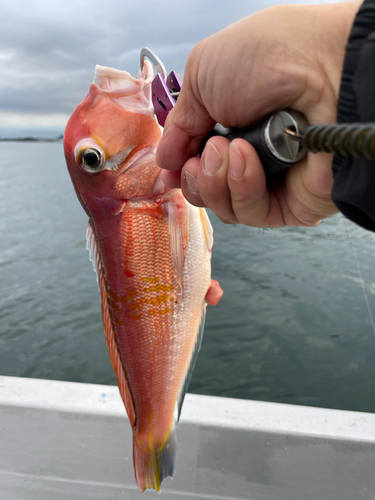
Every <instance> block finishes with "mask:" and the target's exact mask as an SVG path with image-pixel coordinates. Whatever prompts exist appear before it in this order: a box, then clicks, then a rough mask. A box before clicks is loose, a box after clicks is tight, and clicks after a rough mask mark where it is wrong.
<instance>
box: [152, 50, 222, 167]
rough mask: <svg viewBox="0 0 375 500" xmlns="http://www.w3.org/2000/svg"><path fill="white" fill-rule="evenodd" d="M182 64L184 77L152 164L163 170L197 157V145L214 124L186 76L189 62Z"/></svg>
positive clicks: (189, 72) (178, 165)
mask: <svg viewBox="0 0 375 500" xmlns="http://www.w3.org/2000/svg"><path fill="white" fill-rule="evenodd" d="M189 60H191V56H189V59H188V64H187V65H186V77H185V80H184V83H183V85H182V89H181V92H180V95H179V98H178V101H177V103H176V106H175V107H174V108H173V109H172V111H171V112H170V113H169V115H168V118H167V121H166V123H165V127H164V133H163V137H162V138H161V140H160V142H159V145H158V148H157V151H156V163H157V164H158V165H159V167H161V168H165V169H167V170H178V169H181V168H182V167H183V166H184V164H185V162H186V161H187V160H188V159H189V158H192V157H194V156H196V155H197V154H198V151H199V146H200V143H201V141H202V139H203V137H205V136H206V135H207V134H208V133H209V132H210V130H211V129H212V128H213V126H214V125H215V123H216V122H215V120H214V119H213V118H212V117H211V116H210V115H209V113H208V111H207V109H206V108H205V107H204V106H203V104H202V102H201V100H200V96H199V94H198V91H195V90H194V86H193V85H192V78H193V76H192V77H190V74H191V72H192V73H194V72H193V71H192V70H191V69H189V68H190V67H191V66H192V63H189Z"/></svg>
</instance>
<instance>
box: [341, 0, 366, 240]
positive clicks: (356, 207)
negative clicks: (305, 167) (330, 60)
mask: <svg viewBox="0 0 375 500" xmlns="http://www.w3.org/2000/svg"><path fill="white" fill-rule="evenodd" d="M337 121H338V123H351V122H375V0H365V1H364V3H363V4H362V6H361V8H360V10H359V11H358V13H357V16H356V18H355V21H354V25H353V28H352V31H351V34H350V37H349V41H348V45H347V50H346V56H345V62H344V68H343V74H342V78H341V87H340V96H339V103H338V116H337ZM333 176H334V184H333V190H332V199H333V201H334V202H335V204H336V206H337V208H338V209H339V210H340V211H341V212H342V213H343V214H344V215H345V216H346V217H347V218H348V219H351V220H352V221H353V222H356V223H357V224H359V225H360V226H362V227H364V228H365V229H370V230H371V231H375V161H369V160H364V159H353V158H342V157H341V158H340V157H338V156H335V158H334V160H333Z"/></svg>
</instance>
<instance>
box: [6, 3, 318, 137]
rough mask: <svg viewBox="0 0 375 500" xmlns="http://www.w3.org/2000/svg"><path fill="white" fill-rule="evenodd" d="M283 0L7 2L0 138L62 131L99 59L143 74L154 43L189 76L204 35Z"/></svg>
mask: <svg viewBox="0 0 375 500" xmlns="http://www.w3.org/2000/svg"><path fill="white" fill-rule="evenodd" d="M279 3H280V4H281V3H285V2H282V1H277V0H273V1H271V0H231V1H228V0H177V1H176V2H171V1H170V0H169V1H166V0H159V1H157V0H132V1H129V0H62V1H58V2H57V1H56V2H55V1H53V0H0V137H12V136H23V135H30V134H31V135H39V136H46V137H52V136H56V135H59V134H62V132H63V129H64V126H65V123H66V121H67V119H68V117H69V115H70V114H71V112H72V111H73V109H74V108H75V106H76V105H77V104H78V103H79V102H80V101H81V100H82V99H83V98H84V97H85V95H86V94H87V91H88V89H89V86H90V83H91V81H92V79H93V75H94V67H95V64H101V65H103V66H112V67H114V68H117V69H126V70H127V71H129V72H131V73H132V74H133V75H135V74H136V72H137V70H138V65H139V52H140V50H141V48H142V47H144V46H148V47H150V48H151V49H152V50H153V51H154V52H156V54H157V55H158V56H159V57H160V58H161V59H162V60H163V62H164V64H165V66H166V68H167V71H171V70H172V69H174V70H177V71H178V72H179V73H180V74H181V75H183V71H184V66H185V63H186V59H187V56H188V54H189V52H190V50H191V49H192V47H193V46H194V45H195V44H196V43H197V42H198V41H199V40H201V39H202V38H205V37H206V36H209V35H211V34H212V33H215V32H216V31H218V30H220V29H222V28H224V27H225V26H227V25H228V24H231V23H233V22H235V21H237V20H238V19H240V18H242V17H245V16H247V15H249V14H251V13H253V12H255V11H257V10H260V9H264V8H266V7H269V6H271V5H276V4H279ZM289 3H328V2H326V1H325V0H321V1H319V0H316V1H315V2H314V1H308V0H304V1H297V0H296V1H291V2H289Z"/></svg>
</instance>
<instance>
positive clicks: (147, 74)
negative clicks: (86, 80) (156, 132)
mask: <svg viewBox="0 0 375 500" xmlns="http://www.w3.org/2000/svg"><path fill="white" fill-rule="evenodd" d="M153 79H154V70H153V68H152V65H151V63H150V62H149V61H147V60H145V61H144V63H143V67H142V69H141V70H140V71H139V72H138V75H137V78H134V77H133V76H132V75H131V74H130V73H128V72H127V71H122V70H119V69H114V68H109V67H107V66H100V65H96V66H95V76H94V80H93V84H94V85H96V86H97V87H98V88H99V89H101V90H102V91H104V92H105V93H106V94H107V95H108V97H109V98H111V99H113V100H114V101H115V102H116V104H118V105H120V106H121V107H123V108H124V109H126V110H128V111H132V112H134V113H142V114H148V115H151V116H154V107H153V105H152V92H151V85H150V84H151V82H152V80H153ZM155 119H156V118H155Z"/></svg>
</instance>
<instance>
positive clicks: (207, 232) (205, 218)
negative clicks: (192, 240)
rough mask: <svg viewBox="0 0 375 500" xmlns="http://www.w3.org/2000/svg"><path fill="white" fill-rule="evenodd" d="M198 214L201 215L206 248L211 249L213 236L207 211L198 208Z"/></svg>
mask: <svg viewBox="0 0 375 500" xmlns="http://www.w3.org/2000/svg"><path fill="white" fill-rule="evenodd" d="M199 215H200V216H201V221H202V226H203V231H204V236H205V238H206V243H207V249H208V251H209V252H211V250H212V245H213V244H214V236H213V232H214V230H213V229H212V226H211V222H210V219H209V218H208V215H207V212H206V210H205V209H204V208H199Z"/></svg>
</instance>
